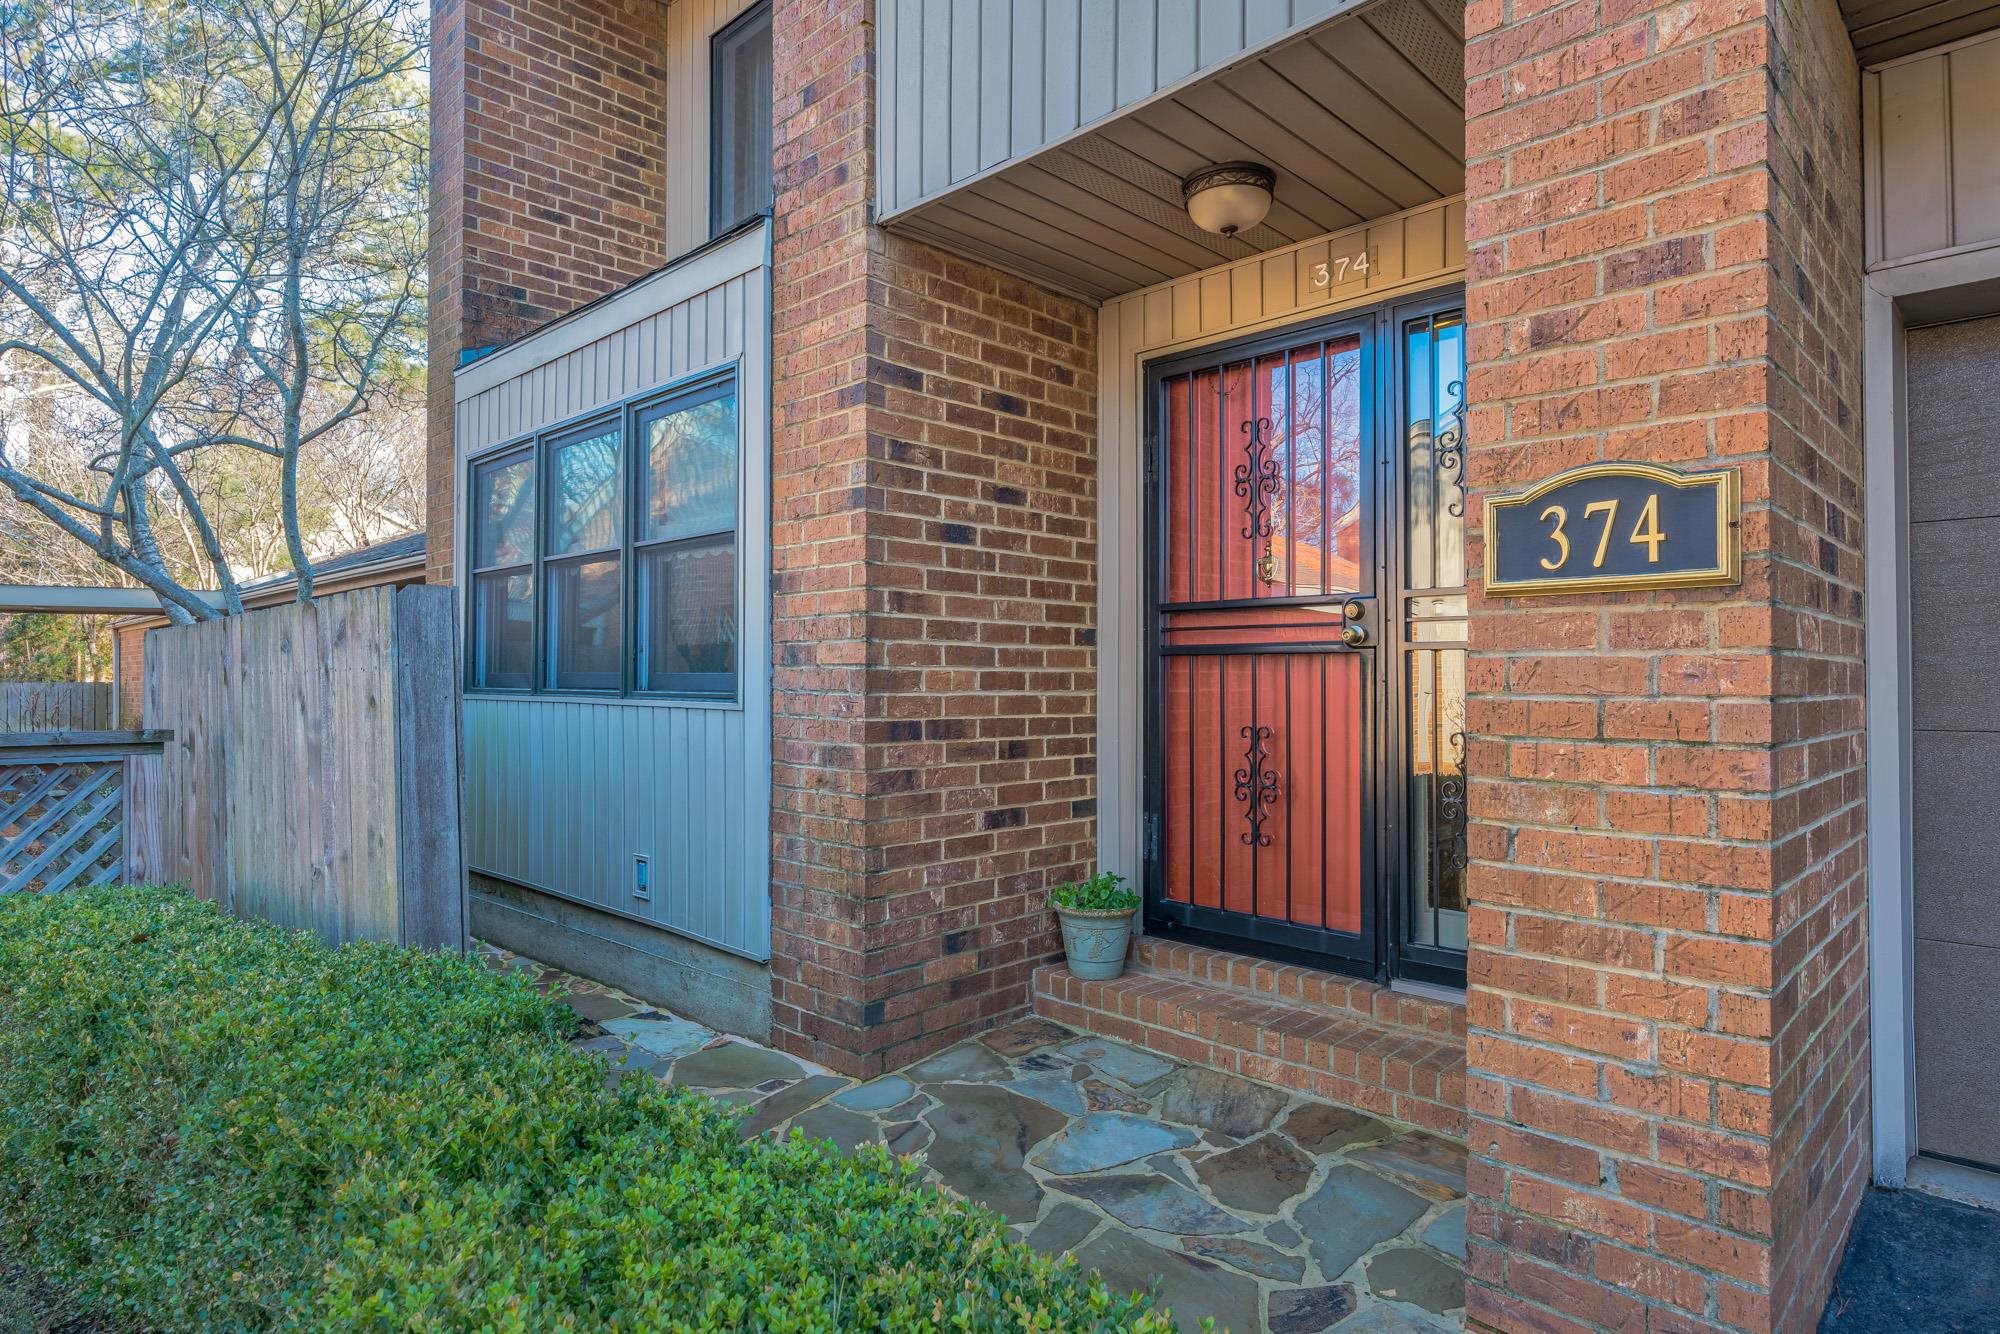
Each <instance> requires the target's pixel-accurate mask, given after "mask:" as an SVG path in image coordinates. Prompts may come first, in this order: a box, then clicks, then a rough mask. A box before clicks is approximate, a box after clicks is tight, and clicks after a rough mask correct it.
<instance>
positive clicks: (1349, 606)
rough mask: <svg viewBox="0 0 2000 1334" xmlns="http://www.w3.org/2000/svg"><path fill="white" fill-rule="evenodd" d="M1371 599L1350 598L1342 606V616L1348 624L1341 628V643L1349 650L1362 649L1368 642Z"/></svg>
mask: <svg viewBox="0 0 2000 1334" xmlns="http://www.w3.org/2000/svg"><path fill="white" fill-rule="evenodd" d="M1370 602H1371V599H1368V598H1349V599H1347V601H1345V602H1343V603H1341V604H1340V614H1341V616H1342V617H1343V618H1344V619H1345V620H1346V622H1347V623H1346V624H1345V625H1343V626H1341V627H1340V642H1341V643H1343V644H1345V645H1347V647H1349V648H1360V647H1361V646H1362V645H1364V644H1366V643H1367V642H1368V613H1369V610H1370V605H1369V604H1370Z"/></svg>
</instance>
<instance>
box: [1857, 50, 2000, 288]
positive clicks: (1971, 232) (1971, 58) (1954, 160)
mask: <svg viewBox="0 0 2000 1334" xmlns="http://www.w3.org/2000/svg"><path fill="white" fill-rule="evenodd" d="M1862 102H1863V113H1864V118H1865V128H1864V130H1863V134H1864V136H1865V147H1866V151H1867V155H1868V161H1867V168H1868V191H1869V194H1870V196H1871V198H1870V201H1869V202H1870V203H1871V204H1872V205H1873V207H1872V208H1871V210H1870V213H1871V225H1870V227H1869V229H1868V262H1869V264H1870V266H1871V267H1872V266H1876V265H1881V264H1892V263H1896V262H1899V261H1902V260H1907V259H1911V258H1914V257H1916V256H1918V255H1934V254H1937V253H1939V252H1940V251H1950V250H1966V249H1971V248H1974V247H1977V246H1985V245H1991V244H1993V243H1994V242H1996V241H2000V34H1989V35H1986V36H1981V37H1976V38H1973V39H1971V40H1970V41H1965V42H1960V43H1957V44H1955V45H1952V46H1948V47H1945V48H1943V49H1941V50H1937V51H1930V52H1926V53H1924V54H1922V55H1917V56H1909V57H1907V58H1905V59H1902V60H1897V61H1892V62H1890V63H1889V64H1886V65H1884V66H1882V67H1881V68H1879V69H1874V70H1870V71H1869V72H1868V73H1867V74H1866V75H1865V76H1864V81H1863V84H1862Z"/></svg>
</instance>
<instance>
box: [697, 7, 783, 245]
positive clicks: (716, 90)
mask: <svg viewBox="0 0 2000 1334" xmlns="http://www.w3.org/2000/svg"><path fill="white" fill-rule="evenodd" d="M759 26H761V27H763V28H764V30H765V33H766V35H767V41H768V36H769V33H770V31H771V0H757V3H755V4H753V5H751V6H750V7H749V8H747V9H745V10H744V11H743V12H742V13H741V14H738V15H737V16H736V17H735V18H733V19H731V20H729V22H727V23H725V24H723V25H722V26H721V27H720V28H717V29H716V30H715V31H714V32H713V33H712V34H710V35H709V39H708V236H709V239H710V240H711V241H712V240H715V239H716V238H717V237H722V236H727V235H728V234H729V233H730V232H733V231H735V230H736V229H737V228H738V227H741V226H742V225H743V224H744V223H745V222H748V221H749V220H750V219H751V218H755V217H761V216H763V215H764V214H767V213H769V212H770V211H771V209H772V206H773V202H775V199H776V196H777V169H776V166H775V165H774V164H773V163H769V162H767V163H765V168H766V170H767V172H768V174H769V180H768V188H769V192H770V194H771V196H772V202H766V203H765V204H763V205H761V206H759V207H757V208H753V209H751V210H750V211H749V212H747V213H744V214H742V215H740V216H738V217H724V216H723V203H722V189H721V185H722V156H723V154H722V116H721V114H720V113H721V110H722V89H723V78H722V65H723V53H724V52H725V51H726V50H728V49H729V45H730V43H731V42H733V41H736V40H738V39H740V38H741V37H742V36H743V34H744V32H745V30H746V29H749V28H754V27H759ZM771 68H772V69H773V71H774V72H775V70H776V68H777V52H776V49H775V47H773V48H772V50H771ZM766 110H767V113H768V112H769V108H766ZM772 137H773V138H775V134H774V135H773V136H772Z"/></svg>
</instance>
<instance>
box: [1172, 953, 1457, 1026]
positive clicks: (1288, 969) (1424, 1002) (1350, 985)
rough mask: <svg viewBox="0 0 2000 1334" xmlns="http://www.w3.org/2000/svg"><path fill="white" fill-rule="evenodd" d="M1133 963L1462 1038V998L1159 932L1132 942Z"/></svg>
mask: <svg viewBox="0 0 2000 1334" xmlns="http://www.w3.org/2000/svg"><path fill="white" fill-rule="evenodd" d="M1132 945H1133V953H1132V966H1133V967H1135V968H1137V969H1139V970H1141V971H1143V972H1148V973H1160V974H1163V975H1169V976H1175V977H1181V978H1185V979H1187V980H1188V981H1191V982H1194V983H1196V984H1197V985H1200V986H1205V987H1213V988H1215V989H1216V990H1218V991H1233V992H1236V993H1237V994H1239V995H1243V996H1249V997H1251V998H1253V999H1256V1000H1261V1001H1270V1002H1272V1003H1274V1004H1278V1005H1283V1006H1285V1007H1287V1008H1290V1009H1300V1010H1311V1011H1313V1012H1315V1013H1318V1014H1327V1015H1332V1016H1334V1017H1335V1018H1340V1019H1366V1020H1369V1021H1371V1022H1373V1023H1377V1024H1387V1025H1392V1026H1395V1027H1399V1028H1413V1029H1416V1030H1417V1031H1418V1032H1421V1033H1430V1034H1433V1035H1435V1036H1438V1037H1447V1038H1457V1039H1459V1041H1460V1043H1461V1044H1463V1042H1464V1039H1465V1002H1463V1001H1447V1000H1435V999H1432V998H1430V997H1428V996H1411V995H1406V994H1403V993H1400V992H1395V991H1391V990H1390V989H1389V988H1388V987H1385V986H1381V985H1380V984H1378V983H1375V982H1368V981H1364V980H1362V979H1361V978H1358V977H1342V976H1341V975H1339V974H1338V973H1328V972H1322V971H1321V970H1319V969H1317V968H1306V967H1302V966H1300V965H1298V964H1289V963H1273V962H1271V961H1270V960H1269V959H1254V958H1251V957H1250V956H1249V955H1245V954H1231V953H1229V952H1228V951H1226V950H1212V949H1205V948H1203V947H1201V946H1199V945H1180V944H1175V943H1173V942H1171V941H1167V940H1163V939H1161V938H1160V937H1158V936H1140V937H1139V938H1138V939H1137V940H1135V941H1133V942H1132Z"/></svg>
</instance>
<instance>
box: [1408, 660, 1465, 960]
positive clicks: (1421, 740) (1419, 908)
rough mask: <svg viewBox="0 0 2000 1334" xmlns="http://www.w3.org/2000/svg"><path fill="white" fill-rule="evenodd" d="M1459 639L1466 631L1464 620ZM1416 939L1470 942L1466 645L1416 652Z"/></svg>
mask: <svg viewBox="0 0 2000 1334" xmlns="http://www.w3.org/2000/svg"><path fill="white" fill-rule="evenodd" d="M1455 628H1456V631H1457V634H1456V636H1455V637H1459V638H1462V637H1463V635H1464V626H1463V623H1460V625H1459V626H1457V627H1455ZM1409 663H1410V683H1409V684H1410V700H1409V706H1410V881H1409V884H1410V914H1409V915H1410V939H1411V940H1412V941H1413V942H1415V943H1416V944H1419V945H1432V946H1436V947H1438V948H1440V949H1449V950H1462V949H1464V948H1465V939H1466V930H1465V923H1466V915H1465V867H1466V861H1467V848H1466V837H1465V822H1466V821H1465V816H1466V812H1465V797H1466V792H1465V650H1464V649H1456V648H1454V649H1418V650H1415V651H1413V652H1412V653H1410V655H1409Z"/></svg>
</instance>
